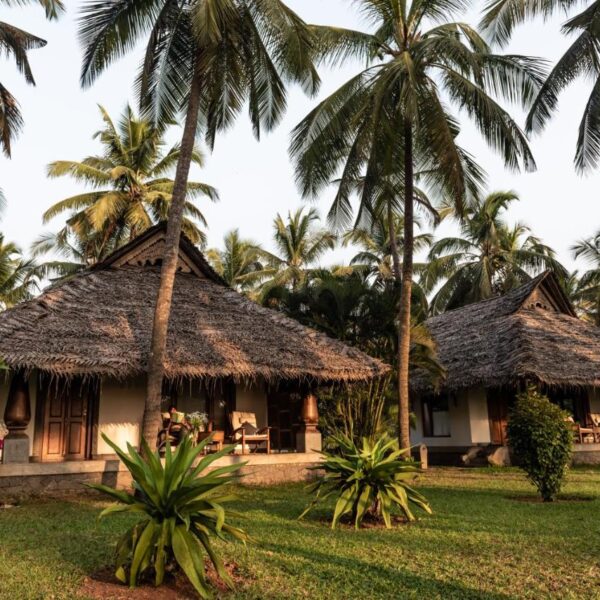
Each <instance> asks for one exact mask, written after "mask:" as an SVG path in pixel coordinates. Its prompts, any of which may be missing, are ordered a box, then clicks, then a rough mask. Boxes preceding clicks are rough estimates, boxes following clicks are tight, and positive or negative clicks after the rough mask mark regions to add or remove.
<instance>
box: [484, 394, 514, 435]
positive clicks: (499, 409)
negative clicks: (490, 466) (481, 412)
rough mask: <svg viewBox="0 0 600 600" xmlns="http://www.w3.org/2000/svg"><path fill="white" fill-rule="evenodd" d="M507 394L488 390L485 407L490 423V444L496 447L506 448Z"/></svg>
mask: <svg viewBox="0 0 600 600" xmlns="http://www.w3.org/2000/svg"><path fill="white" fill-rule="evenodd" d="M509 400H510V398H509V393H508V392H507V391H506V390H488V391H487V406H488V419H489V422H490V438H491V442H492V444H494V445H497V446H506V445H507V443H508V438H507V435H506V423H507V421H508V406H509Z"/></svg>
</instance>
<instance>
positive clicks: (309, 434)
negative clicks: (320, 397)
mask: <svg viewBox="0 0 600 600" xmlns="http://www.w3.org/2000/svg"><path fill="white" fill-rule="evenodd" d="M318 423H319V409H318V406H317V397H316V396H315V394H314V393H313V392H312V391H309V392H306V393H305V394H304V395H303V398H302V428H301V429H300V431H299V432H298V433H297V434H296V449H297V450H298V452H303V453H309V454H310V453H313V452H320V451H321V450H322V448H323V440H322V437H321V433H320V431H319V429H318V427H317V425H318Z"/></svg>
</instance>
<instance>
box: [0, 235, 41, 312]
mask: <svg viewBox="0 0 600 600" xmlns="http://www.w3.org/2000/svg"><path fill="white" fill-rule="evenodd" d="M37 289H38V282H37V272H36V268H35V263H34V262H33V260H30V259H25V258H24V257H23V254H22V252H21V250H20V249H19V248H18V247H17V246H16V245H15V244H13V243H12V242H6V241H5V238H4V234H2V233H0V310H6V309H7V308H10V307H11V306H14V305H15V304H17V303H18V302H21V301H23V300H28V299H29V298H31V297H32V295H33V294H34V292H35V291H36V290H37Z"/></svg>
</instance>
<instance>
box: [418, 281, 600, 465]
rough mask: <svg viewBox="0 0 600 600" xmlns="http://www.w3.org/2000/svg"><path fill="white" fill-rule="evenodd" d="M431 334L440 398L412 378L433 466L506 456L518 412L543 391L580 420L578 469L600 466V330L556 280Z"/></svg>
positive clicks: (461, 313) (467, 310)
mask: <svg viewBox="0 0 600 600" xmlns="http://www.w3.org/2000/svg"><path fill="white" fill-rule="evenodd" d="M427 326H428V328H429V330H430V332H431V334H432V336H433V338H434V340H435V342H436V343H437V347H438V359H439V361H440V363H441V364H442V366H443V367H444V368H445V369H446V371H447V376H446V379H445V381H444V383H443V385H442V387H441V388H440V389H439V390H434V389H433V388H432V387H431V383H430V380H428V379H427V378H426V377H425V376H422V375H420V374H419V375H417V376H416V377H414V378H413V381H412V385H413V396H414V399H413V400H414V406H413V408H414V411H415V414H416V417H417V420H416V421H417V422H416V429H415V431H414V432H413V437H412V439H413V441H415V442H417V443H419V442H422V443H425V444H426V445H427V446H428V447H429V449H430V454H431V455H432V458H433V460H434V461H436V460H437V461H438V462H455V463H456V462H460V460H461V459H462V460H467V461H470V460H471V459H472V458H473V457H476V456H477V455H480V457H481V455H486V454H487V455H489V454H493V455H496V456H498V455H500V456H503V457H505V456H506V455H507V453H506V452H496V449H498V448H504V447H506V445H507V438H506V423H507V416H508V410H509V406H510V404H511V402H512V401H513V399H514V397H515V395H516V394H517V393H518V392H519V391H520V390H523V389H524V387H525V386H526V385H527V384H529V383H534V384H537V385H539V386H540V387H541V388H542V390H543V391H544V392H545V393H546V394H547V395H548V397H549V398H550V399H551V400H552V401H553V402H555V403H556V404H558V405H559V406H561V407H562V408H564V409H565V410H567V411H568V412H570V413H571V415H572V417H573V421H574V432H575V435H576V436H577V441H578V442H581V443H579V444H576V451H577V455H578V458H579V460H581V461H584V460H585V461H592V460H593V461H598V462H600V443H599V442H600V328H599V327H596V326H595V325H593V324H592V323H588V322H585V321H583V320H581V319H578V318H577V315H576V314H575V311H574V309H573V307H572V306H571V303H570V302H569V300H568V298H567V297H566V295H565V294H564V292H563V290H562V288H561V287H560V285H559V283H558V281H557V280H556V278H555V276H554V275H553V274H552V273H549V272H548V273H544V274H542V275H540V276H539V277H536V278H535V279H533V280H531V281H530V282H528V283H526V284H524V285H523V286H521V287H519V288H518V289H515V290H513V291H511V292H510V293H508V294H506V295H505V296H501V297H497V298H492V299H490V300H485V301H483V302H477V303H475V304H471V305H468V306H465V307H463V308H459V309H456V310H452V311H449V312H447V313H444V314H442V315H439V316H436V317H433V318H431V319H429V320H428V321H427ZM578 432H579V435H577V434H578Z"/></svg>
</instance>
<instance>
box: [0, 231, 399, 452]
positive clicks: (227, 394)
mask: <svg viewBox="0 0 600 600" xmlns="http://www.w3.org/2000/svg"><path fill="white" fill-rule="evenodd" d="M164 239H165V228H164V226H163V225H159V226H156V227H154V228H152V229H149V230H148V231H147V232H146V233H145V234H143V235H142V236H140V237H139V238H137V239H135V240H134V241H133V242H131V243H130V244H128V245H127V246H125V247H124V248H122V249H121V250H119V251H117V252H116V253H114V254H113V255H112V256H110V257H109V258H108V259H106V260H105V261H104V262H103V263H102V264H99V265H96V266H94V267H93V268H90V269H88V270H86V271H84V272H82V273H81V274H79V275H77V276H74V277H72V278H70V279H68V280H64V281H61V282H59V283H57V284H55V285H53V286H51V287H49V288H48V289H47V290H46V291H44V292H43V293H42V294H41V295H40V296H38V297H37V298H35V299H33V300H30V301H28V302H24V303H22V304H20V305H18V306H16V307H15V308H12V309H10V310H7V311H6V312H4V313H2V314H0V359H2V361H4V363H5V364H6V365H8V367H9V368H10V370H11V372H12V373H21V374H22V373H26V374H27V375H26V378H27V386H28V392H29V396H30V404H31V417H32V418H31V420H30V421H29V423H28V425H27V429H26V432H27V434H28V437H29V442H30V447H29V457H30V458H31V460H34V461H41V462H44V461H66V460H86V459H97V458H102V457H103V456H105V455H107V454H109V453H110V449H109V447H108V446H107V445H106V444H105V443H104V441H103V440H102V439H101V437H100V434H101V433H106V434H107V435H108V436H109V437H110V438H111V439H113V440H114V441H116V442H117V443H119V444H125V443H126V442H130V443H132V444H134V445H137V444H138V441H139V436H140V426H141V420H142V414H143V407H144V396H145V373H146V365H147V357H148V350H149V347H150V334H151V329H152V318H153V310H154V304H155V300H156V294H157V288H158V284H159V276H160V262H161V257H162V256H163V248H164ZM387 371H388V367H387V366H386V365H385V364H383V363H381V362H380V361H378V360H376V359H374V358H371V357H369V356H367V355H365V354H363V353H362V352H360V351H358V350H357V349H354V348H351V347H348V346H346V345H345V344H343V343H341V342H339V341H337V340H334V339H331V338H329V337H327V336H325V335H323V334H321V333H318V332H316V331H314V330H311V329H308V328H306V327H304V326H302V325H300V324H299V323H297V322H295V321H293V320H291V319H288V318H286V317H285V316H283V315H281V314H280V313H278V312H276V311H273V310H270V309H267V308H263V307H261V306H258V305H257V304H255V303H253V302H251V301H250V300H248V299H247V298H245V297H244V296H242V295H241V294H239V293H237V292H236V291H234V290H232V289H230V288H229V287H228V286H227V285H226V284H225V283H224V282H223V281H222V280H221V278H220V277H219V276H218V275H217V274H216V273H215V272H214V271H213V270H212V269H211V267H210V266H209V264H208V263H207V262H206V260H205V259H204V257H203V255H202V254H201V253H200V252H199V251H198V250H197V249H196V248H195V247H194V246H193V245H192V244H191V243H190V242H189V241H188V240H186V239H185V238H183V239H182V241H181V246H180V255H179V272H178V274H177V277H176V283H175V291H174V298H173V308H172V314H171V319H170V325H169V339H168V351H167V360H166V381H165V386H164V396H165V397H164V408H165V410H168V409H169V407H171V406H176V407H177V409H178V410H179V411H183V412H192V411H201V412H205V413H208V415H209V416H210V419H211V420H212V422H213V423H214V428H215V429H217V430H225V431H226V430H227V429H228V427H229V422H228V417H229V414H230V413H231V412H232V411H235V410H237V411H244V412H246V413H253V414H254V415H255V416H256V421H257V426H258V427H265V426H271V427H272V428H273V429H272V430H271V444H272V447H273V448H274V449H276V450H282V451H283V450H292V451H293V450H295V449H296V444H297V433H298V432H299V431H300V430H301V429H302V426H303V422H302V409H303V400H304V399H305V398H306V397H308V396H309V395H310V390H311V388H312V387H313V386H315V385H316V384H320V383H324V382H355V381H367V380H370V379H372V378H376V377H378V376H380V375H382V374H384V373H386V372H387ZM14 379H15V378H13V382H14ZM21 387H22V386H21ZM13 388H14V389H13V391H12V396H19V394H21V395H22V393H23V390H22V389H21V390H20V391H19V389H16V388H18V386H16V385H13ZM9 396H11V393H9V390H8V385H4V386H3V388H2V390H1V393H0V415H2V413H3V411H4V406H5V404H6V402H7V398H8V397H9ZM13 399H14V398H13ZM9 404H10V402H9ZM8 408H10V407H8ZM6 412H7V413H11V411H10V410H7V411H6ZM17 412H18V411H17ZM5 414H6V413H5ZM25 417H26V415H25V416H24V415H21V416H20V417H19V416H18V415H17V417H15V410H14V409H13V410H12V413H11V414H9V415H8V417H7V419H6V420H7V421H10V420H11V419H12V420H13V421H15V419H16V420H17V421H18V419H19V418H20V419H21V421H23V419H24V418H25ZM15 422H16V421H15ZM7 424H8V425H9V426H10V423H7Z"/></svg>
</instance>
